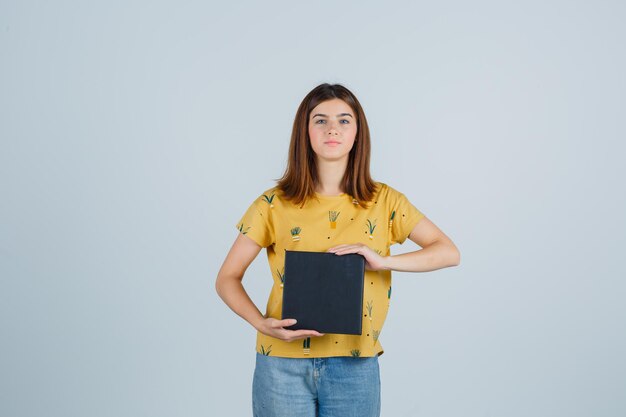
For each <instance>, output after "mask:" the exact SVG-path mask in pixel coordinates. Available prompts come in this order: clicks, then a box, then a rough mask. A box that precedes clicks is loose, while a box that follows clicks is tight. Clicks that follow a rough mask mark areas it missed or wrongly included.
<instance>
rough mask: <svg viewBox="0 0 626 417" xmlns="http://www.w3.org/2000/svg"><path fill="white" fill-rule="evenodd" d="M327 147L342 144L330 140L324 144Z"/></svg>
mask: <svg viewBox="0 0 626 417" xmlns="http://www.w3.org/2000/svg"><path fill="white" fill-rule="evenodd" d="M324 143H325V144H326V145H338V144H340V143H341V142H337V141H336V140H329V141H327V142H324Z"/></svg>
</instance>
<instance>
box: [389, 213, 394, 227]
mask: <svg viewBox="0 0 626 417" xmlns="http://www.w3.org/2000/svg"><path fill="white" fill-rule="evenodd" d="M394 217H396V211H395V210H393V211H392V212H391V217H389V228H390V229H391V228H392V227H393V218H394Z"/></svg>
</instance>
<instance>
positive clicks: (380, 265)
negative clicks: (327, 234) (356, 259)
mask: <svg viewBox="0 0 626 417" xmlns="http://www.w3.org/2000/svg"><path fill="white" fill-rule="evenodd" d="M326 252H332V253H334V254H335V255H345V254H347V253H358V254H360V255H363V257H364V258H365V269H368V270H370V271H381V270H385V269H387V268H386V266H385V261H386V258H385V257H383V256H380V255H379V254H378V252H374V250H373V249H370V247H369V246H367V245H364V244H362V243H354V244H352V245H337V246H333V247H332V248H330V249H328V250H327V251H326Z"/></svg>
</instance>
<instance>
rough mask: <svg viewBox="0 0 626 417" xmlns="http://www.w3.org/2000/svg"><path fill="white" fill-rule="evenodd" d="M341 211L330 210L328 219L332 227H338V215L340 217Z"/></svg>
mask: <svg viewBox="0 0 626 417" xmlns="http://www.w3.org/2000/svg"><path fill="white" fill-rule="evenodd" d="M339 213H340V212H339V211H330V210H329V211H328V220H329V221H330V228H331V229H336V228H337V217H339Z"/></svg>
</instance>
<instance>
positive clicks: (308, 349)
mask: <svg viewBox="0 0 626 417" xmlns="http://www.w3.org/2000/svg"><path fill="white" fill-rule="evenodd" d="M302 349H303V353H304V354H305V355H308V354H310V353H311V338H310V337H307V338H306V339H304V341H303V342H302Z"/></svg>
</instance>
